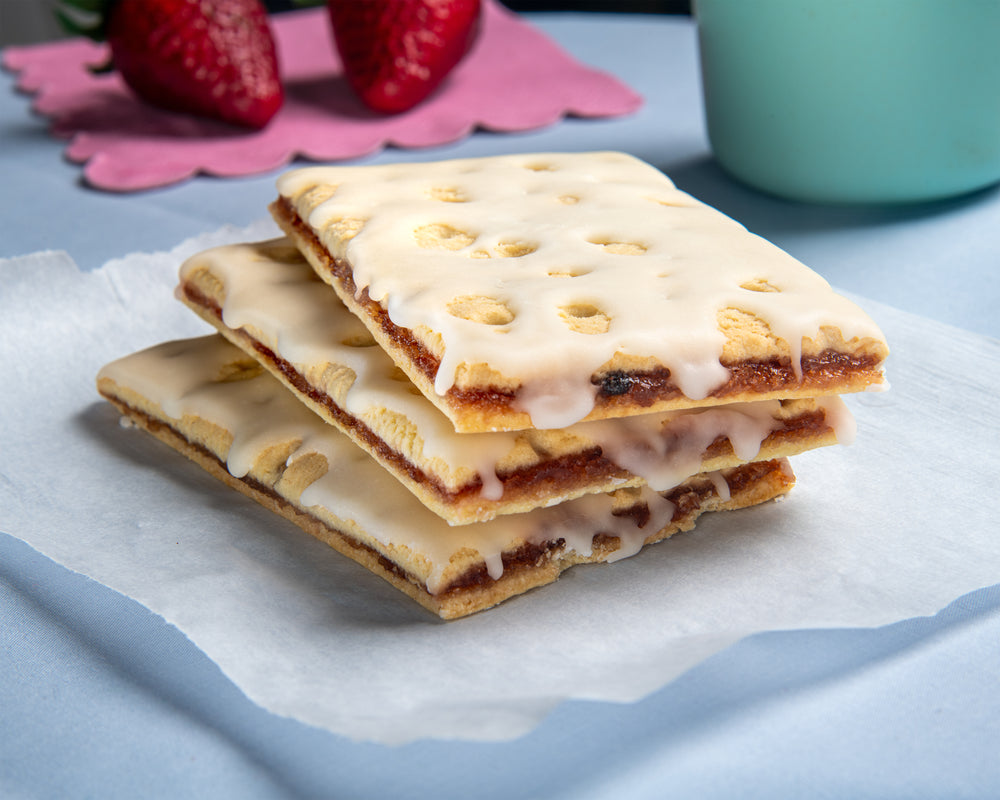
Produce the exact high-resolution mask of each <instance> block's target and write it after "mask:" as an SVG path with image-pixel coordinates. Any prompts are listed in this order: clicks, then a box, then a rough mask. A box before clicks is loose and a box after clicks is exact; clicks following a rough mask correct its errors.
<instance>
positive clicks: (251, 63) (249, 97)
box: [106, 0, 284, 129]
mask: <svg viewBox="0 0 1000 800" xmlns="http://www.w3.org/2000/svg"><path fill="white" fill-rule="evenodd" d="M106 32H107V40H108V44H109V45H110V46H111V54H112V60H113V63H114V67H115V68H116V69H117V70H118V71H119V72H120V73H121V76H122V78H123V79H124V80H125V82H126V83H127V84H128V86H129V87H130V88H131V89H132V90H133V91H134V92H135V93H136V94H137V95H139V96H140V97H142V98H143V99H144V100H146V101H147V102H149V103H151V104H152V105H155V106H159V107H160V108H165V109H168V110H171V111H180V112H184V113H188V114H196V115H199V116H205V117H212V118H215V119H221V120H223V121H225V122H229V123H232V124H234V125H240V126H245V127H249V128H255V129H259V128H263V127H264V126H265V125H267V123H268V122H269V121H270V120H271V118H272V117H273V116H274V115H275V114H276V113H277V111H278V109H279V108H280V107H281V105H282V103H283V102H284V89H283V87H282V84H281V80H280V76H279V74H278V63H277V53H276V50H275V45H274V39H273V37H272V35H271V30H270V27H269V25H268V19H267V14H266V12H265V11H264V8H263V6H262V5H261V4H260V0H117V2H116V3H115V4H114V6H113V7H112V9H111V11H110V14H109V16H108V18H107V29H106Z"/></svg>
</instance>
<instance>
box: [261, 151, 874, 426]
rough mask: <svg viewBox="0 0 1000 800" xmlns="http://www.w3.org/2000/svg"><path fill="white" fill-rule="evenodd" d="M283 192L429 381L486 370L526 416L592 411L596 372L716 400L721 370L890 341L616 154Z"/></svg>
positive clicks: (409, 168)
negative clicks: (424, 365) (417, 353)
mask: <svg viewBox="0 0 1000 800" xmlns="http://www.w3.org/2000/svg"><path fill="white" fill-rule="evenodd" d="M278 188H279V192H280V194H281V197H282V198H283V199H284V201H286V202H287V203H288V204H290V205H291V207H293V208H294V210H295V213H296V214H297V215H298V217H299V219H300V220H301V221H303V222H304V223H305V224H306V225H307V226H308V227H309V229H310V230H311V231H312V233H313V234H314V235H315V236H316V237H317V239H318V240H319V241H320V242H321V243H322V245H323V247H325V249H326V250H327V251H328V253H329V254H330V256H331V257H332V258H333V259H336V260H337V261H340V262H344V263H347V264H349V265H350V269H351V272H352V276H353V282H354V285H355V287H356V293H357V294H358V295H360V294H361V293H362V292H365V291H366V292H367V295H368V296H369V297H370V299H371V300H373V301H375V302H376V303H378V304H379V305H380V306H381V307H382V308H383V309H384V310H385V311H386V313H387V314H388V317H389V319H390V320H391V321H392V322H393V323H394V324H395V325H397V326H399V327H401V328H405V329H408V330H409V331H412V332H413V333H414V335H415V336H416V337H417V338H418V339H420V341H421V342H422V343H423V344H424V346H425V347H426V348H427V349H428V350H429V351H431V352H433V354H434V355H435V356H436V357H437V358H438V359H439V361H440V364H439V366H438V368H437V371H436V373H435V375H434V377H433V390H434V392H436V393H437V394H439V395H443V394H445V393H446V392H447V391H448V390H449V389H450V388H451V387H452V386H455V385H461V384H462V383H463V381H472V382H474V381H475V380H476V376H477V375H480V374H481V373H482V370H481V369H480V368H481V367H485V368H486V369H487V371H488V372H489V374H490V375H491V376H493V378H492V379H494V382H501V383H505V384H506V385H508V386H513V387H516V391H517V398H518V400H517V402H518V403H519V404H520V407H521V408H522V409H523V410H524V411H526V412H527V413H528V414H529V415H530V424H531V425H533V426H534V427H538V428H559V427H565V426H567V425H569V424H571V423H573V422H576V421H578V420H580V419H583V418H585V417H587V416H588V414H590V413H591V411H592V409H593V408H594V403H595V398H596V394H597V386H596V384H595V381H594V380H593V377H594V376H595V375H598V374H600V373H601V371H602V370H603V371H605V372H606V371H607V370H609V369H617V368H619V367H625V368H628V369H638V370H640V371H641V370H652V369H657V368H666V369H668V370H669V371H670V376H671V379H672V380H673V382H674V383H675V384H676V386H677V387H678V388H679V389H680V391H681V392H682V393H683V395H684V396H685V397H686V398H688V399H691V400H694V401H706V402H711V398H710V395H711V393H712V392H713V391H714V390H716V389H717V388H718V387H720V386H721V385H723V384H725V383H726V381H727V380H728V379H729V377H730V370H729V369H728V367H727V366H726V365H727V364H732V363H735V362H741V361H748V360H749V361H752V360H762V361H763V360H769V359H775V358H782V359H784V360H785V361H786V362H788V363H790V364H791V367H792V368H793V369H794V370H795V371H796V374H800V364H801V363H802V358H803V356H804V355H815V354H819V353H822V352H824V351H826V350H828V349H831V348H833V349H836V350H838V351H846V352H850V353H858V352H862V353H865V354H867V355H869V356H870V357H871V358H872V359H873V360H874V362H876V363H878V362H881V360H883V359H884V357H885V355H886V353H887V348H886V347H885V344H884V340H883V338H882V335H881V333H880V331H879V330H878V328H877V326H876V325H875V324H874V323H873V322H872V321H871V320H870V319H869V317H868V316H867V315H866V314H865V313H864V312H862V311H861V310H860V309H859V308H858V307H857V306H855V305H854V304H853V303H851V302H850V301H849V300H847V299H846V298H844V297H842V296H840V295H838V294H837V293H836V292H834V291H833V290H832V289H831V287H830V286H829V284H828V283H827V282H826V281H825V280H824V279H823V278H822V277H821V276H819V275H818V274H816V273H815V272H813V271H812V270H810V269H809V268H807V267H806V266H804V265H803V264H801V263H800V262H799V261H797V260H795V259H794V258H792V257H791V256H789V255H788V254H786V253H784V252H783V251H781V250H780V249H779V248H777V247H775V246H774V245H772V244H770V243H768V242H767V241H765V240H764V239H761V238H760V237H758V236H756V235H754V234H751V233H750V232H748V231H747V230H746V229H745V228H744V227H743V226H741V225H740V224H739V223H737V222H735V221H734V220H732V219H730V218H729V217H727V216H725V215H724V214H722V213H720V212H718V211H716V210H714V209H712V208H711V207H709V206H707V205H705V204H704V203H701V202H700V201H698V200H696V199H695V198H693V197H691V196H690V195H688V194H686V193H684V192H682V191H680V190H679V189H677V188H676V187H675V186H674V185H673V184H672V182H671V181H670V180H669V179H668V178H667V177H666V176H664V175H663V174H662V173H661V172H659V171H658V170H657V169H655V168H654V167H652V166H650V165H648V164H646V163H644V162H642V161H640V160H638V159H636V158H633V157H631V156H628V155H625V154H622V153H611V152H608V153H580V154H556V153H550V154H533V155H514V156H500V157H490V158H482V159H466V160H456V161H448V162H434V163H419V164H397V165H385V166H371V167H307V168H303V169H299V170H294V171H292V172H289V173H286V174H285V175H284V176H282V177H281V178H280V179H279V184H278ZM373 332H374V331H373ZM401 366H402V364H401ZM404 368H405V367H404ZM873 382H877V380H876V381H873ZM857 388H858V387H857V386H855V387H854V389H852V390H856V389H857ZM861 388H865V387H864V386H862V387H861ZM831 391H839V389H836V388H834V389H832V390H831ZM811 393H815V391H813V392H811ZM744 399H745V398H744ZM643 411H644V409H641V408H637V409H635V410H634V411H627V412H625V413H642V412H643Z"/></svg>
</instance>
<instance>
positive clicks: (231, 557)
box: [0, 222, 1000, 743]
mask: <svg viewBox="0 0 1000 800" xmlns="http://www.w3.org/2000/svg"><path fill="white" fill-rule="evenodd" d="M274 233H275V229H274V228H273V227H271V224H270V223H269V222H262V223H260V224H259V225H256V226H252V228H251V229H250V230H243V231H240V230H235V229H226V230H223V231H219V232H217V233H215V234H212V235H211V236H206V237H202V238H200V239H198V240H194V241H189V242H185V243H184V244H183V245H181V246H180V247H178V248H177V249H176V250H175V251H173V252H171V253H161V254H153V255H132V256H129V257H127V258H124V259H121V260H118V261H114V262H111V263H109V264H107V265H105V266H104V267H103V268H101V269H100V270H97V271H95V272H90V273H84V272H81V271H79V270H78V269H77V267H76V265H75V264H74V263H73V262H72V260H71V259H70V258H69V257H68V256H67V255H65V254H62V253H40V254H35V255H31V256H26V257H22V258H16V259H9V260H5V261H4V260H0V287H2V288H0V292H2V294H0V326H2V328H0V330H2V337H0V354H2V364H3V375H4V378H3V381H2V382H0V407H2V415H3V417H2V418H3V424H2V428H0V430H2V439H0V451H2V452H0V531H3V532H4V533H8V534H10V535H13V536H16V537H19V538H21V539H23V540H24V541H26V542H27V543H28V544H30V545H31V546H33V547H34V548H36V549H37V550H39V551H40V552H42V553H44V554H46V555H47V556H49V557H50V558H52V559H54V560H55V561H57V562H59V563H61V564H63V565H65V566H66V567H67V568H69V569H72V570H76V571H78V572H81V573H84V574H86V575H88V576H90V577H92V578H93V579H95V580H98V581H100V582H102V583H104V584H106V585H107V586H110V587H112V588H113V589H115V590H117V591H119V592H122V593H123V594H125V595H128V596H130V597H132V598H135V599H136V600H137V601H139V602H140V603H142V604H144V605H145V606H147V607H148V608H150V609H151V610H152V611H154V612H156V613H157V614H160V615H162V616H163V617H164V618H165V619H166V620H167V621H169V622H170V623H172V624H174V625H176V626H177V627H178V628H179V629H180V630H182V631H183V632H184V633H185V634H186V635H187V636H188V637H189V638H190V639H191V640H192V641H193V642H194V643H195V644H196V645H197V646H198V647H200V648H201V649H202V650H203V651H204V652H205V653H207V654H208V655H209V656H210V657H211V658H212V659H214V660H215V662H216V663H217V664H218V665H219V666H220V668H221V669H222V670H223V671H224V672H225V673H226V674H227V675H228V676H229V677H230V678H231V679H232V680H233V681H234V682H235V683H236V684H237V685H238V686H239V687H240V688H241V689H242V690H243V691H244V692H245V693H246V695H247V696H248V697H250V698H251V699H252V700H253V701H255V702H256V703H258V704H260V705H261V706H263V707H265V708H267V709H269V710H271V711H273V712H274V713H276V714H280V715H287V716H290V717H294V718H297V719H299V720H301V721H303V722H305V723H308V724H311V725H315V726H319V727H322V728H326V729H329V730H331V731H334V732H336V733H339V734H343V735H345V736H349V737H352V738H357V739H368V740H373V741H379V742H387V743H399V742H405V741H411V740H414V739H419V738H424V737H447V738H465V739H502V738H509V737H514V736H518V735H521V734H524V733H526V732H527V731H529V730H531V729H532V727H533V726H535V725H536V724H538V723H539V722H540V721H541V720H542V718H543V717H544V716H545V715H546V714H547V713H548V712H549V711H550V710H551V709H552V708H553V707H554V706H556V705H557V704H558V703H560V702H562V701H564V700H566V699H569V698H578V699H582V698H587V699H593V700H605V701H631V700H635V699H638V698H641V697H643V696H644V695H646V694H648V693H650V692H652V691H655V690H656V689H658V688H660V687H662V686H663V685H665V684H666V683H668V682H669V681H671V680H672V679H673V678H675V677H676V676H678V675H679V674H680V673H682V672H683V671H685V670H686V669H688V668H690V667H691V666H693V665H695V664H697V663H698V662H699V661H701V660H703V659H705V658H707V657H708V656H710V655H711V654H713V653H715V652H718V651H719V650H721V649H722V648H724V647H726V646H728V645H729V644H731V643H733V642H735V641H737V640H739V639H741V638H743V637H745V636H747V635H750V634H753V633H756V632H760V631H768V630H778V629H796V628H813V627H855V626H875V625H882V624H886V623H890V622H894V621H898V620H901V619H905V618H909V617H914V616H921V615H928V614H933V613H935V612H936V611H938V610H939V609H941V608H943V607H944V606H945V605H947V604H948V603H949V602H951V601H952V600H954V599H956V598H957V597H959V596H961V595H963V594H965V593H967V592H970V591H973V590H975V589H979V588H982V587H984V586H990V585H993V584H995V583H996V582H997V581H998V580H1000V539H998V535H997V533H996V518H997V512H998V506H1000V503H998V501H997V499H996V498H997V493H996V491H995V487H994V486H993V483H994V481H995V479H996V476H997V475H998V474H1000V457H998V453H1000V448H998V444H997V443H998V442H1000V423H998V421H997V417H996V413H995V412H996V397H997V395H998V393H1000V343H998V342H997V341H995V340H992V339H986V338H983V337H980V336H976V335H973V334H968V333H965V332H962V331H959V330H956V329H953V328H949V327H946V326H944V325H940V324H937V323H934V322H931V321H929V320H926V319H922V318H919V317H915V316H913V315H910V314H906V313H904V312H900V311H897V310H894V309H891V308H888V307H884V306H879V305H877V304H874V303H867V302H864V301H860V302H862V305H865V306H866V308H867V309H868V310H869V312H870V313H871V314H872V315H873V316H874V317H875V318H876V320H877V321H878V322H879V323H880V324H881V326H882V327H883V330H884V331H885V333H886V335H887V337H888V338H889V342H890V345H891V346H892V349H893V355H892V357H891V361H890V367H889V374H890V379H891V383H892V389H891V391H890V392H888V393H884V394H865V395H860V396H855V397H852V398H849V404H850V406H851V408H852V410H853V411H854V412H855V414H856V416H857V420H858V439H857V442H856V443H855V444H854V445H853V446H851V447H838V448H828V449H825V450H822V451H817V452H814V453H807V454H804V455H802V456H799V457H797V458H795V459H793V460H792V464H793V466H794V468H795V471H796V473H797V475H798V479H799V485H798V486H797V487H796V488H795V489H794V490H793V492H792V494H791V495H790V496H789V497H788V498H787V499H786V500H785V501H784V502H780V503H774V504H770V505H767V506H764V507H761V508H756V509H748V510H746V511H741V512H735V513H731V514H724V515H710V516H708V517H705V518H703V519H702V520H701V522H700V523H699V526H698V528H697V529H696V530H695V531H693V532H691V533H688V534H684V535H681V536H677V537H675V538H673V539H671V540H669V541H667V542H663V543H661V544H658V545H655V546H653V547H651V548H647V549H646V550H645V551H643V552H642V553H641V554H640V555H639V556H637V557H634V558H631V559H628V560H625V561H621V562H619V563H617V564H615V565H613V566H608V565H597V566H592V567H579V568H575V569H573V570H570V571H569V572H568V573H566V574H565V575H564V576H563V577H562V578H561V579H560V580H559V581H558V582H557V583H556V584H554V585H552V586H549V587H545V588H543V589H541V590H536V591H534V592H531V593H530V594H528V595H525V596H522V597H519V598H516V599H514V600H512V601H510V602H508V603H505V604H504V605H502V606H501V607H499V608H497V609H494V610H492V611H489V612H486V613H483V614H479V615H476V616H473V617H470V618H468V619H464V620H459V621H456V622H451V623H443V622H440V621H438V620H437V619H436V618H434V617H432V616H431V615H429V614H428V613H427V612H425V611H423V610H422V609H420V608H419V607H417V606H416V605H415V604H414V603H412V602H411V601H410V600H408V599H407V598H405V597H404V596H403V595H401V594H399V593H398V592H396V590H394V589H392V588H391V587H389V586H388V585H386V584H383V583H382V581H380V580H379V579H378V578H375V577H374V576H372V575H370V574H369V573H367V572H366V571H365V570H363V569H361V568H360V567H358V566H356V565H354V564H353V563H351V562H349V561H347V560H346V559H344V558H342V557H341V556H339V555H338V554H336V553H335V552H333V551H332V550H329V549H328V548H326V547H325V546H323V545H322V544H320V543H318V542H316V541H314V540H313V539H311V538H310V537H309V536H307V535H306V534H304V533H302V532H301V531H299V530H298V529H297V528H295V527H294V526H292V525H291V524H289V523H286V522H285V521H283V520H281V519H278V518H276V517H275V516H273V515H272V514H270V513H269V512H267V511H265V510H264V509H262V508H259V507H258V506H257V505H256V504H254V503H253V502H251V501H249V500H247V499H246V498H243V497H242V496H240V495H238V494H236V493H235V492H232V491H231V490H229V489H227V488H225V487H224V486H222V485H221V484H220V483H218V482H217V481H215V480H214V479H212V478H210V477H208V476H207V475H206V474H205V473H203V472H202V471H201V470H200V469H198V468H197V467H195V466H194V465H193V464H190V463H189V462H187V461H186V460H185V459H184V458H182V457H180V456H178V455H177V454H175V453H173V451H171V450H169V449H168V448H166V447H165V446H163V445H161V444H159V443H158V442H156V441H154V440H153V439H152V438H151V437H149V436H147V435H145V434H143V433H141V432H139V431H137V430H130V429H126V428H123V427H121V426H120V425H119V424H118V415H117V413H116V412H115V411H114V410H113V409H112V408H111V407H110V406H108V405H107V404H105V403H103V402H102V401H100V399H99V398H98V397H97V395H96V392H95V389H94V376H95V374H96V372H97V370H98V369H99V368H100V366H101V365H102V364H104V363H105V362H107V361H109V360H111V359H113V358H116V357H118V356H121V355H124V354H126V353H128V352H132V351H133V350H137V349H139V348H141V347H145V346H147V345H150V344H154V343H156V342H158V341H163V340H165V339H169V338H178V337H183V336H190V335H198V334H201V333H205V332H207V330H208V327H207V326H206V325H205V324H204V323H202V322H201V321H200V320H198V319H197V318H196V317H195V316H194V315H193V314H192V313H191V312H189V311H188V310H187V309H185V308H184V307H183V306H182V305H181V304H180V303H179V302H177V301H176V300H175V299H174V298H173V288H174V285H175V282H176V269H177V266H178V265H179V263H180V261H181V260H182V259H183V258H184V257H186V256H187V255H189V254H191V253H193V252H195V251H197V250H200V249H203V248H205V247H209V246H213V245H215V244H220V243H222V242H225V241H236V240H251V239H259V238H267V237H270V236H271V235H274Z"/></svg>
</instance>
